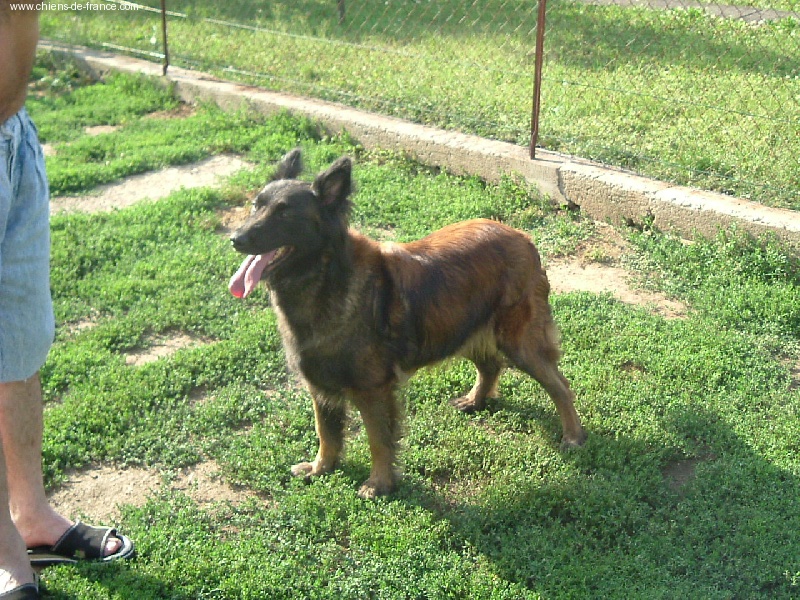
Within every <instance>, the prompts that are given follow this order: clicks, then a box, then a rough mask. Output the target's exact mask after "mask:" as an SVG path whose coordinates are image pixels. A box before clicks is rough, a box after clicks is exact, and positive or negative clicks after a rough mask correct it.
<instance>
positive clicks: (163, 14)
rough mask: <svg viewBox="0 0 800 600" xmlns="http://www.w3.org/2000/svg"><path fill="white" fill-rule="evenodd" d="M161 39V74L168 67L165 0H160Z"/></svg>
mask: <svg viewBox="0 0 800 600" xmlns="http://www.w3.org/2000/svg"><path fill="white" fill-rule="evenodd" d="M161 40H162V41H163V43H164V66H163V67H162V68H161V74H162V75H166V74H167V67H169V48H168V46H167V0H161Z"/></svg>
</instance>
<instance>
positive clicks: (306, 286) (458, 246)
mask: <svg viewBox="0 0 800 600" xmlns="http://www.w3.org/2000/svg"><path fill="white" fill-rule="evenodd" d="M299 170H300V155H299V152H298V151H296V150H295V151H293V152H291V153H289V154H288V155H287V156H286V157H284V159H283V161H282V162H281V164H280V165H279V168H278V173H277V175H276V179H275V180H274V181H272V182H271V183H269V184H268V185H267V186H266V187H265V188H264V189H263V190H262V191H261V192H260V193H259V194H258V196H257V197H256V199H255V201H254V203H253V205H254V206H253V211H252V214H251V216H250V217H249V218H248V219H247V221H246V222H245V223H244V224H243V225H242V226H241V227H240V228H239V229H238V230H237V231H236V232H235V233H234V235H233V236H232V237H231V240H232V242H233V246H234V248H236V250H238V251H239V252H243V253H245V254H248V255H250V256H248V258H247V259H246V260H245V262H244V264H243V265H242V268H241V269H240V270H239V272H238V273H237V275H235V276H234V277H233V278H232V280H231V291H232V292H233V293H234V294H235V295H237V296H240V297H241V296H244V295H246V294H247V293H249V292H250V290H251V289H252V288H253V287H254V286H255V285H256V284H257V283H258V282H259V281H261V280H264V281H265V282H266V283H267V285H268V287H269V289H270V292H271V296H272V301H273V305H274V308H275V311H276V313H277V316H278V323H279V327H280V332H281V335H282V338H283V343H284V346H285V349H286V354H287V356H288V361H289V363H290V366H291V367H292V368H293V369H294V370H295V371H296V372H298V373H299V374H300V376H301V377H302V379H303V380H304V382H305V383H306V385H307V387H308V389H309V391H310V392H311V395H312V397H313V400H314V414H315V417H316V431H317V434H318V436H319V452H318V453H317V456H316V458H315V459H314V460H313V461H311V462H301V463H299V464H297V465H294V467H292V472H293V473H294V474H295V475H298V476H306V477H308V476H315V475H322V474H324V473H327V472H328V471H330V470H331V469H333V468H334V467H335V466H336V464H337V461H338V460H339V456H340V454H341V452H342V449H343V444H344V432H343V430H344V423H345V408H346V402H345V400H346V399H349V400H350V401H352V403H353V404H354V405H355V406H356V408H357V409H358V410H359V412H360V413H361V416H362V418H363V421H364V426H365V428H366V431H367V436H368V438H369V446H370V452H371V455H372V470H371V473H370V476H369V479H367V481H366V482H365V483H364V484H363V485H362V486H361V489H360V491H359V494H360V495H361V496H363V497H374V496H376V495H380V494H387V493H389V492H391V491H392V489H393V488H394V486H395V483H396V473H395V469H394V465H395V458H396V452H397V446H398V440H399V438H400V433H401V430H400V423H401V414H400V408H399V406H398V403H397V401H396V399H395V388H396V387H397V385H398V383H401V382H403V381H405V380H406V379H407V378H408V377H409V376H411V375H412V374H413V373H414V372H415V371H416V370H417V369H418V368H420V367H423V366H425V365H429V364H431V363H435V362H437V361H440V360H442V359H445V358H447V357H449V356H453V355H461V356H465V357H466V358H468V359H470V360H471V361H472V362H473V363H474V364H475V366H476V367H477V370H478V377H477V381H476V382H475V386H474V387H473V388H472V390H471V391H470V392H469V393H467V394H466V395H465V396H463V397H461V398H458V399H456V400H453V401H452V403H453V404H454V405H455V406H456V407H457V408H458V409H460V410H462V411H466V412H471V411H476V410H481V409H483V408H484V407H485V406H486V398H487V397H488V396H492V395H493V394H496V386H497V381H498V378H499V376H500V372H501V371H502V369H503V367H504V366H505V364H506V362H509V363H510V364H511V365H514V366H516V367H518V368H519V369H521V370H523V371H524V372H526V373H528V374H529V375H530V376H532V377H533V378H534V379H536V380H537V381H538V382H539V383H541V385H542V386H543V387H544V388H545V390H546V391H547V393H548V394H549V395H550V397H551V398H552V399H553V401H554V402H555V404H556V408H557V409H558V413H559V415H560V417H561V423H562V427H563V443H564V444H565V445H567V446H578V445H580V444H582V443H583V442H584V440H585V437H586V436H585V434H584V431H583V429H582V427H581V424H580V420H579V418H578V414H577V412H576V411H575V408H574V406H573V398H574V396H573V393H572V391H571V389H570V387H569V383H568V382H567V380H566V379H565V378H564V376H563V375H562V374H561V372H560V371H559V369H558V359H559V341H558V332H557V330H556V327H555V324H554V323H553V318H552V314H551V311H550V305H549V304H548V294H549V291H550V286H549V284H548V282H547V277H546V275H545V273H544V270H543V269H542V266H541V262H540V260H539V254H538V252H537V251H536V248H535V247H534V245H533V243H532V242H531V241H530V239H529V237H528V236H527V235H525V234H524V233H522V232H519V231H517V230H515V229H512V228H511V227H508V226H506V225H503V224H501V223H497V222H495V221H489V220H483V219H480V220H474V221H467V222H464V223H457V224H455V225H450V226H448V227H445V228H444V229H441V230H439V231H436V232H434V233H432V234H430V235H429V236H427V237H426V238H423V239H421V240H418V241H415V242H411V243H408V244H395V243H378V242H375V241H373V240H371V239H368V238H366V237H364V236H363V235H361V234H359V233H358V232H356V231H354V230H352V229H349V228H348V215H349V209H350V203H349V200H348V196H349V195H350V192H351V163H350V160H349V159H348V158H340V159H339V160H337V161H336V162H335V163H333V165H332V166H331V167H330V168H329V169H328V170H327V171H325V172H323V173H320V174H319V175H318V176H317V177H316V179H315V180H314V182H313V183H312V184H309V183H305V182H301V181H296V180H294V179H293V177H295V176H296V175H297V174H298V172H299Z"/></svg>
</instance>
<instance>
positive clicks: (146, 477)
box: [50, 460, 256, 524]
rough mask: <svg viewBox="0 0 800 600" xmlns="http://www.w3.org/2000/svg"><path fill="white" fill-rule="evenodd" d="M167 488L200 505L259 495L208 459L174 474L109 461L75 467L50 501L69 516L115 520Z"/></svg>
mask: <svg viewBox="0 0 800 600" xmlns="http://www.w3.org/2000/svg"><path fill="white" fill-rule="evenodd" d="M164 490H170V491H179V492H183V493H185V494H186V495H187V496H189V497H190V498H191V499H192V500H194V501H195V502H197V503H198V504H199V505H201V506H208V505H212V504H215V503H218V502H230V503H231V504H241V503H242V502H245V501H246V500H248V499H250V498H254V497H256V495H255V494H254V493H252V492H250V491H247V490H242V489H237V488H234V487H233V486H231V485H229V484H227V483H225V481H224V480H223V479H222V477H221V475H220V473H219V466H218V465H217V464H216V463H215V462H214V461H213V460H209V461H206V462H202V463H199V464H197V465H194V466H192V467H188V468H186V469H182V470H181V471H179V472H178V473H175V474H170V473H159V472H158V471H155V470H150V469H142V468H117V467H113V466H107V465H99V466H94V467H91V468H88V469H83V470H77V471H73V472H71V473H69V474H68V478H67V482H66V483H64V484H63V485H62V486H60V487H59V488H58V489H56V490H54V491H53V492H51V493H50V503H51V504H52V505H53V507H54V508H55V509H56V510H58V511H59V512H60V513H62V514H63V515H65V516H67V517H70V518H73V519H77V518H81V519H83V520H85V521H87V522H89V523H98V524H100V523H103V524H113V523H115V522H117V521H119V519H120V506H121V505H131V506H143V505H144V504H145V503H146V502H147V500H148V499H149V498H152V497H153V496H155V495H156V494H158V493H159V492H162V491H164Z"/></svg>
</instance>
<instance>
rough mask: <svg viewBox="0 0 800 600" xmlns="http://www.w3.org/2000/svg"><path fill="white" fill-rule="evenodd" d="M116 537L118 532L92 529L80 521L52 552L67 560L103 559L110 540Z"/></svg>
mask: <svg viewBox="0 0 800 600" xmlns="http://www.w3.org/2000/svg"><path fill="white" fill-rule="evenodd" d="M116 536H117V530H116V529H113V528H111V527H92V526H90V525H85V524H83V523H81V522H80V521H78V522H77V523H75V524H74V525H73V526H72V527H70V528H69V529H67V531H66V532H64V535H62V536H61V537H60V538H59V539H58V541H57V542H56V543H55V544H53V546H52V548H51V549H50V551H51V552H53V553H54V554H59V555H61V556H64V557H67V558H75V559H84V560H86V559H88V560H93V559H97V558H103V552H104V551H105V547H106V542H107V541H108V538H110V537H116Z"/></svg>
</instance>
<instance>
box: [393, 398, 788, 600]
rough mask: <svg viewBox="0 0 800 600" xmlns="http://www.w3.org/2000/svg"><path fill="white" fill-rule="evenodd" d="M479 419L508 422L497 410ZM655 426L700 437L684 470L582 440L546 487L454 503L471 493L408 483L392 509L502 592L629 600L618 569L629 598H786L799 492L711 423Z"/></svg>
mask: <svg viewBox="0 0 800 600" xmlns="http://www.w3.org/2000/svg"><path fill="white" fill-rule="evenodd" d="M490 410H517V409H515V406H514V403H513V402H510V403H506V402H505V401H503V400H499V401H496V403H495V404H494V405H493V406H492V408H491V409H490ZM531 410H533V413H532V412H531ZM521 413H522V416H524V417H525V418H526V419H528V418H530V417H532V416H533V417H535V418H537V419H541V420H542V421H544V422H546V427H547V429H548V430H551V429H552V430H553V432H554V435H555V432H556V431H558V429H559V427H558V420H557V419H553V418H552V417H550V416H549V415H540V414H537V413H538V411H536V410H535V409H525V410H522V411H521ZM548 419H549V421H552V422H548ZM665 423H666V424H667V426H668V427H670V428H673V429H675V434H676V435H678V436H692V435H694V432H696V431H703V432H705V433H704V435H703V440H702V441H701V442H698V444H697V446H696V447H697V448H698V450H697V453H696V454H695V455H694V456H684V457H682V456H680V454H679V453H672V454H670V453H669V452H665V451H664V449H663V448H662V449H658V448H654V447H653V446H652V445H650V444H648V443H647V442H646V441H641V440H636V439H633V438H632V437H624V436H618V435H617V436H613V437H612V436H610V435H597V434H594V435H593V434H592V433H591V432H590V435H589V440H588V441H587V443H586V445H585V446H584V447H583V448H580V449H577V450H569V451H563V452H561V454H560V456H561V460H562V462H563V465H562V468H558V469H555V471H554V474H553V475H552V476H548V475H544V476H542V474H541V473H529V476H526V474H525V473H524V468H521V470H520V472H519V473H517V474H516V475H515V476H509V477H505V478H503V480H502V481H498V482H496V483H494V482H493V483H491V484H488V485H487V484H486V482H485V481H483V482H481V483H480V484H479V485H476V489H475V490H474V491H473V493H471V494H465V493H464V490H469V488H470V485H469V482H457V483H455V487H456V488H458V489H459V490H460V491H459V493H458V494H449V495H448V494H447V491H446V490H447V487H448V485H447V482H445V481H443V480H442V479H443V475H442V474H441V473H428V474H420V473H418V472H416V473H408V474H407V476H406V477H405V478H404V479H403V481H402V483H401V484H400V486H399V489H398V492H397V494H396V495H395V496H394V497H393V499H391V500H390V501H393V502H403V503H408V504H412V505H415V506H417V507H420V508H423V509H424V510H427V511H430V512H432V513H434V514H435V515H436V516H437V517H438V518H440V519H444V520H446V521H447V522H448V523H449V528H450V531H451V532H452V535H453V536H454V538H455V540H454V542H453V543H454V544H455V545H456V546H460V547H469V548H473V549H474V550H475V551H476V552H477V553H478V554H479V555H480V556H482V557H483V558H484V559H486V560H488V561H489V562H490V563H491V568H492V570H493V571H495V572H496V573H497V574H498V576H500V577H501V578H502V579H503V580H504V581H506V582H508V583H511V584H514V585H518V586H521V587H523V588H525V589H528V590H532V591H534V592H536V593H541V594H542V595H543V596H545V597H547V596H550V595H551V594H556V593H557V590H562V591H563V590H567V589H569V590H572V591H573V592H574V594H575V595H578V596H584V595H586V596H585V597H589V596H592V595H595V597H622V596H626V595H627V594H628V593H629V592H632V590H633V589H634V588H630V589H627V588H622V587H620V585H621V581H622V578H621V577H620V576H619V572H620V571H619V569H621V568H622V569H631V568H634V570H635V573H633V575H636V576H637V577H640V578H641V579H640V580H639V581H637V582H635V586H634V587H635V588H636V589H638V590H639V592H638V593H639V596H640V597H642V596H647V595H648V593H650V592H655V591H656V590H661V591H662V592H663V591H665V590H668V589H670V586H671V585H673V584H674V583H676V582H681V584H682V585H683V586H684V587H685V588H686V589H695V590H706V591H709V593H710V590H711V589H714V586H715V585H716V586H717V587H719V585H721V582H723V583H722V585H725V584H726V583H725V582H737V583H735V584H731V587H730V588H729V591H730V592H731V594H732V595H733V596H736V595H737V594H739V593H741V590H742V589H748V588H752V589H756V588H758V589H760V590H761V591H760V592H759V593H761V594H767V593H769V592H770V590H773V591H774V590H783V591H785V590H786V589H787V587H789V586H790V585H791V583H790V582H789V581H788V580H787V577H789V575H791V574H792V573H795V572H796V571H797V568H798V565H797V560H796V558H797V556H796V551H797V548H800V526H799V525H800V509H798V508H797V502H796V499H797V498H798V497H800V480H799V479H798V478H797V477H796V476H795V475H794V474H793V473H792V472H790V471H787V470H785V469H782V468H780V467H778V466H776V465H774V464H772V463H771V462H769V461H768V460H766V459H764V458H763V457H761V456H759V455H758V454H756V453H755V452H754V451H753V449H752V448H751V447H750V446H749V445H748V444H747V443H745V442H743V441H742V440H741V439H740V438H739V437H738V436H737V435H736V433H735V432H734V431H732V430H731V429H730V428H729V427H727V426H726V425H725V424H724V423H722V422H720V420H719V419H718V418H716V417H714V416H713V415H710V414H703V413H702V412H701V411H698V412H693V413H692V414H687V413H677V414H673V415H668V416H667V417H666V420H665ZM698 427H699V429H698ZM498 443H502V442H498ZM754 478H755V479H756V480H757V483H754ZM451 483H454V482H451ZM760 490H763V493H758V492H759V491H760ZM755 556H758V558H757V559H755V558H754V557H755ZM665 557H669V561H666V558H665ZM632 565H635V567H632ZM629 576H631V574H630V573H629ZM650 577H652V580H650V579H649V578H650ZM743 578H748V581H747V582H746V583H742V580H743ZM590 580H593V581H590ZM631 585H634V582H633V581H631ZM754 586H755V587H754ZM737 590H738V591H737ZM598 595H599V596H598ZM635 595H636V594H634V596H635ZM627 597H630V596H627Z"/></svg>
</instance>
